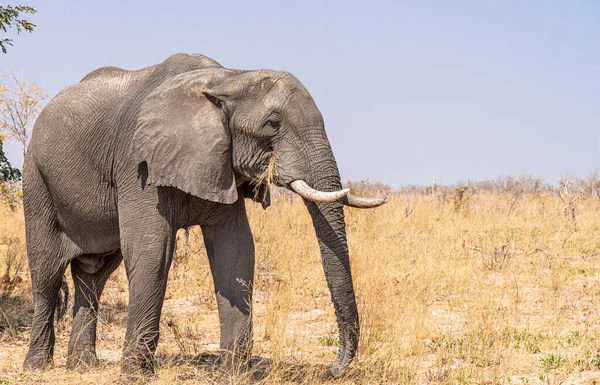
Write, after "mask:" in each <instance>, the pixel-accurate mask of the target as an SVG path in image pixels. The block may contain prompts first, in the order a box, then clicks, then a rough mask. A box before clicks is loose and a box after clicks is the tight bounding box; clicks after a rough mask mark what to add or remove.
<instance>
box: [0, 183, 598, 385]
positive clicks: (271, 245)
mask: <svg viewBox="0 0 600 385" xmlns="http://www.w3.org/2000/svg"><path fill="white" fill-rule="evenodd" d="M350 185H351V186H352V187H353V188H354V190H355V191H356V192H358V193H361V192H365V191H368V193H369V194H372V193H373V192H376V193H385V190H386V189H388V188H387V187H386V186H384V185H381V184H379V185H377V184H370V183H350ZM599 186H600V184H599V183H598V178H597V174H595V173H592V174H591V175H590V177H589V178H586V179H584V180H576V179H574V178H572V177H568V176H567V177H564V178H562V179H561V180H560V181H559V183H558V184H557V185H556V186H554V187H552V186H549V185H545V184H543V183H541V182H540V181H539V180H538V179H537V178H534V177H530V176H524V177H516V178H513V177H507V178H500V179H498V180H496V181H490V182H482V183H466V184H462V185H458V186H436V185H432V186H429V187H427V188H419V187H406V188H404V189H403V190H402V191H401V192H396V193H391V195H390V202H389V203H388V204H386V205H384V206H382V207H381V208H378V209H375V210H357V209H346V220H347V228H348V241H349V246H350V252H351V260H352V269H353V275H354V284H355V288H356V293H357V297H358V304H359V310H360V315H361V322H362V323H361V340H360V348H359V349H360V352H359V355H358V357H357V359H356V360H355V362H354V363H353V364H352V365H351V367H350V370H349V372H348V373H347V375H346V376H345V377H343V378H341V379H336V380H330V382H328V383H339V384H592V383H595V382H594V381H596V382H599V381H600V351H599V349H598V341H600V312H599V307H598V302H599V300H600V227H599V224H598V218H600V199H599V195H598V191H599V189H598V187H599ZM16 199H17V200H18V197H17V198H16ZM249 213H250V219H251V225H252V228H253V231H254V241H255V244H256V253H257V270H256V282H255V302H254V320H255V335H254V340H255V344H254V355H256V356H261V357H266V358H268V359H267V360H264V361H263V362H262V363H261V364H260V365H258V367H259V368H260V370H259V371H257V372H256V373H254V374H253V376H254V380H255V383H259V384H280V383H289V384H315V383H316V384H318V383H322V382H325V380H324V379H323V374H324V373H325V368H326V364H328V363H329V362H331V361H332V360H333V358H334V357H335V354H336V349H337V346H336V345H337V343H338V336H337V335H336V330H337V329H336V326H335V317H334V314H333V307H332V305H331V301H330V299H329V291H328V289H327V286H326V283H325V279H324V276H323V272H322V268H321V266H320V264H321V262H320V260H319V250H318V246H317V243H316V240H315V237H314V234H313V232H314V230H313V228H312V225H311V222H310V217H309V215H308V213H307V212H306V209H305V207H304V205H303V203H302V202H301V200H300V199H299V198H297V197H294V196H290V195H288V194H278V196H276V197H275V199H274V203H273V205H272V206H271V207H270V208H269V209H268V210H266V211H265V210H263V209H262V208H261V206H260V205H258V204H249ZM179 235H180V236H179V243H178V248H177V253H176V257H175V260H174V263H173V266H172V269H171V273H170V279H169V284H168V289H167V298H166V301H165V306H164V309H163V317H162V321H161V342H160V344H159V348H158V352H157V353H158V356H159V359H158V365H159V366H158V370H157V380H156V381H155V382H154V383H157V384H175V383H177V384H193V383H194V384H195V383H209V384H210V383H222V381H223V379H224V378H225V383H248V378H245V377H244V376H242V377H238V378H235V379H232V378H229V379H228V378H227V377H224V374H223V373H220V372H219V370H217V369H215V368H214V367H213V366H212V365H211V363H212V362H213V360H214V357H215V353H216V350H217V348H218V317H217V309H216V304H215V299H214V291H213V288H212V282H211V276H210V272H209V267H208V262H207V257H206V253H205V250H204V247H203V243H202V235H201V232H200V230H199V229H198V228H192V229H190V231H189V234H187V235H186V234H185V233H184V232H183V231H181V232H180V234H179ZM0 288H1V294H0V383H2V384H20V383H34V384H35V383H38V384H42V383H64V384H76V383H77V384H79V383H88V384H97V383H113V382H114V381H115V380H116V379H117V378H118V375H119V368H120V366H119V358H120V352H121V348H122V343H123V338H124V332H125V324H126V316H127V279H126V276H125V273H124V269H123V268H122V267H121V268H119V270H117V272H116V273H115V274H114V275H113V276H112V277H111V278H110V280H109V283H108V285H107V288H106V290H105V292H104V294H103V297H102V299H101V306H100V323H99V330H98V355H99V357H100V358H101V360H102V366H101V367H100V368H98V369H93V370H91V371H90V372H87V373H78V372H71V371H67V370H66V369H65V363H66V350H67V341H68V337H69V332H70V322H71V319H70V316H69V315H67V316H66V317H65V318H63V319H62V320H61V321H60V322H59V324H58V329H57V345H56V352H55V367H54V368H53V369H50V370H48V371H46V372H43V373H39V374H38V373H24V372H23V371H22V368H21V365H22V361H23V358H24V356H25V353H26V347H27V341H28V327H29V324H30V321H31V315H32V311H33V310H32V300H31V294H30V284H29V277H28V271H27V265H26V250H25V235H24V228H23V215H22V209H21V207H20V205H18V204H17V205H14V204H13V205H12V208H11V205H6V204H3V205H1V206H0ZM255 361H257V359H255Z"/></svg>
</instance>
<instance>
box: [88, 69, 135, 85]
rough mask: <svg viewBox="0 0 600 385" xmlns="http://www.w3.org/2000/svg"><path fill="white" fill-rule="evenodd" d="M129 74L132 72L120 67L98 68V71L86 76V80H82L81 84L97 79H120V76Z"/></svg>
mask: <svg viewBox="0 0 600 385" xmlns="http://www.w3.org/2000/svg"><path fill="white" fill-rule="evenodd" d="M128 72H130V71H127V70H124V69H122V68H119V67H101V68H98V69H97V70H94V71H92V72H90V73H89V74H87V75H85V76H84V78H83V79H81V81H80V83H82V82H85V81H88V80H92V79H97V78H114V77H120V76H124V75H125V74H127V73H128Z"/></svg>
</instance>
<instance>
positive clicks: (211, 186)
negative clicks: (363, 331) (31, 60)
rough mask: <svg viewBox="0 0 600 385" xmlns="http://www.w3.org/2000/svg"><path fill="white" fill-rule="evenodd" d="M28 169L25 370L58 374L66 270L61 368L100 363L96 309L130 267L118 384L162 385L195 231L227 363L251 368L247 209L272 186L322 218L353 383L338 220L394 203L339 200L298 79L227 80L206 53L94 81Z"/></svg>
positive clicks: (47, 130) (320, 232)
mask: <svg viewBox="0 0 600 385" xmlns="http://www.w3.org/2000/svg"><path fill="white" fill-rule="evenodd" d="M23 173H24V175H23V205H24V215H25V227H26V244H27V255H28V263H29V268H30V274H31V284H32V292H33V299H34V314H33V320H32V326H31V336H30V342H29V350H28V353H27V356H26V358H25V362H24V368H25V369H27V370H43V369H44V368H46V367H47V366H49V365H51V364H52V363H53V350H54V343H55V334H54V319H55V318H56V315H57V314H58V313H60V311H59V310H60V306H61V287H63V288H64V274H65V271H66V268H67V267H68V266H69V265H70V266H71V275H72V278H73V282H74V291H75V293H74V306H73V321H72V331H71V335H70V340H69V345H68V357H67V367H68V368H86V367H90V366H94V365H97V364H98V358H97V356H96V325H97V317H98V315H97V314H98V306H99V299H100V296H101V294H102V291H103V288H104V286H105V284H106V281H107V279H108V278H109V276H110V275H111V273H113V272H114V271H115V269H116V268H117V267H118V266H119V265H120V263H121V262H123V263H124V265H125V270H126V273H127V279H128V288H129V306H128V317H127V327H126V334H125V343H124V346H123V354H122V359H121V372H122V373H124V374H131V375H137V376H149V375H152V374H153V373H154V352H155V350H156V346H157V343H158V338H159V322H160V315H161V309H162V306H163V301H164V297H165V290H166V284H167V276H168V272H169V268H170V265H171V261H172V257H173V253H174V247H175V242H176V232H177V230H178V229H181V228H188V227H189V226H195V225H199V226H200V227H201V230H202V235H203V237H204V242H205V245H206V251H207V254H208V259H209V266H210V270H211V273H212V276H213V280H214V289H215V293H216V301H217V308H218V315H219V320H220V352H222V353H221V361H220V362H221V364H223V363H225V362H228V361H229V362H233V361H235V362H248V360H249V357H250V354H251V349H252V315H251V304H252V286H253V277H254V266H255V256H254V244H253V237H252V233H251V230H250V227H249V223H248V217H247V214H246V209H245V199H244V198H251V199H253V200H254V201H257V202H260V203H261V204H263V207H265V208H266V207H268V205H269V204H270V199H269V198H270V197H269V188H268V187H269V185H270V183H273V184H275V185H277V186H281V187H285V188H287V189H289V190H291V191H293V192H295V193H297V194H298V195H300V196H301V197H302V198H303V201H304V203H305V205H306V207H307V208H308V211H309V213H310V216H311V218H312V222H313V225H314V229H315V233H316V238H317V240H318V244H319V246H320V252H321V257H322V265H323V269H324V272H325V276H326V280H327V284H328V287H329V289H330V292H331V299H332V302H333V305H334V308H335V314H336V318H337V326H338V328H339V335H340V339H339V341H340V342H339V352H338V354H337V358H335V360H334V361H333V363H332V364H331V365H330V366H329V371H330V373H331V374H333V375H336V376H337V375H340V374H341V373H343V371H344V370H345V369H346V368H347V366H348V365H349V364H350V362H351V361H352V359H353V357H354V356H355V354H356V351H357V345H358V338H359V318H358V311H357V305H356V299H355V294H354V288H353V284H352V276H351V273H350V262H349V256H348V245H347V241H346V231H345V221H344V210H343V208H344V205H347V206H351V207H359V208H369V207H376V206H379V205H381V204H383V203H385V202H386V201H387V198H365V197H358V196H354V195H352V194H350V193H349V189H342V184H341V181H340V174H339V171H338V167H337V164H336V161H335V158H334V156H333V152H332V149H331V146H330V143H329V141H328V139H327V135H326V133H325V128H324V122H323V117H322V115H321V113H320V111H319V110H318V108H317V106H316V104H315V102H314V101H313V99H312V97H311V96H310V94H309V92H308V91H307V89H306V88H305V87H304V86H303V85H302V84H301V83H300V81H298V80H297V79H296V78H295V77H294V76H293V75H292V74H290V73H288V72H282V71H274V70H234V69H227V68H224V67H223V66H221V65H220V64H219V63H217V62H216V61H214V60H212V59H210V58H208V57H206V56H203V55H200V54H192V55H188V54H175V55H173V56H170V57H169V58H167V59H166V60H165V61H164V62H162V63H160V64H157V65H154V66H151V67H147V68H143V69H140V70H124V69H120V68H117V67H103V68H100V69H97V70H95V71H93V72H91V73H89V74H88V75H87V76H85V77H84V78H83V79H82V80H81V81H80V82H79V83H77V84H75V85H73V86H70V87H68V88H66V89H64V90H63V91H61V92H60V93H59V94H58V95H56V96H55V97H54V98H53V99H52V100H51V101H50V102H49V103H48V104H47V106H45V108H44V109H43V111H42V112H41V114H40V116H39V117H38V119H37V121H36V123H35V126H34V129H33V133H32V138H31V143H30V146H29V150H28V152H27V154H26V157H25V161H24V167H23Z"/></svg>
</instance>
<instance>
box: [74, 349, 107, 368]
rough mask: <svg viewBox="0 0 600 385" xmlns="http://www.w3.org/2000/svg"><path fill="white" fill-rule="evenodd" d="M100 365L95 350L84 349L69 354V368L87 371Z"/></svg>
mask: <svg viewBox="0 0 600 385" xmlns="http://www.w3.org/2000/svg"><path fill="white" fill-rule="evenodd" d="M98 366H100V360H99V359H98V357H97V356H96V352H95V351H94V350H82V351H79V352H75V353H71V354H69V357H68V358H67V369H70V370H77V371H78V372H85V371H87V370H90V369H93V368H97V367H98Z"/></svg>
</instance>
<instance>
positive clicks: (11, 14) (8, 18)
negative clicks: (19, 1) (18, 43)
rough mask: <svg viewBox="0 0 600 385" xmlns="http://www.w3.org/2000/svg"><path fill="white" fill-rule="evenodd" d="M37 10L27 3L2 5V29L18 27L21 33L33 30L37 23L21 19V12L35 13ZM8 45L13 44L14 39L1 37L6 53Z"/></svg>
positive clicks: (0, 19)
mask: <svg viewBox="0 0 600 385" xmlns="http://www.w3.org/2000/svg"><path fill="white" fill-rule="evenodd" d="M35 12H36V10H35V8H33V7H28V6H26V5H17V6H14V7H13V6H12V5H7V6H2V5H0V29H1V30H2V31H4V33H6V32H8V31H7V29H8V28H12V27H16V28H17V33H21V32H22V31H27V32H32V31H33V28H34V27H35V24H32V23H30V22H28V21H27V20H23V19H21V14H26V13H30V14H33V13H35ZM7 45H13V43H12V39H7V38H0V49H1V50H2V53H4V54H6V46H7Z"/></svg>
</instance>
